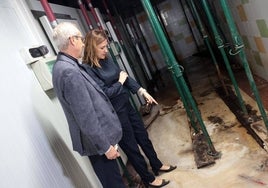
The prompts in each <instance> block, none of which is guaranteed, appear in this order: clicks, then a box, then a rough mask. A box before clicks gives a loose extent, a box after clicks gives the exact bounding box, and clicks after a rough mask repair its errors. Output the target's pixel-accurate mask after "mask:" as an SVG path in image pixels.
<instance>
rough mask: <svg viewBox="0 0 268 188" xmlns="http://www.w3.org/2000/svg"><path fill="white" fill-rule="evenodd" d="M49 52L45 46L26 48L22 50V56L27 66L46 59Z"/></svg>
mask: <svg viewBox="0 0 268 188" xmlns="http://www.w3.org/2000/svg"><path fill="white" fill-rule="evenodd" d="M48 52H49V51H48V48H47V46H45V45H41V46H32V47H25V48H22V49H21V50H20V54H21V56H22V58H23V59H24V61H25V63H26V64H27V65H29V64H31V63H33V62H35V61H38V60H39V59H43V58H45V57H46V55H47V54H48Z"/></svg>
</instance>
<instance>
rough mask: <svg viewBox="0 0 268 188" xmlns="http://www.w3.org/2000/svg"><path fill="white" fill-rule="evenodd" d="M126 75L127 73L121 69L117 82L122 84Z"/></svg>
mask: <svg viewBox="0 0 268 188" xmlns="http://www.w3.org/2000/svg"><path fill="white" fill-rule="evenodd" d="M127 77H128V74H127V73H126V72H125V71H121V72H120V73H119V79H118V82H120V83H121V84H122V85H123V84H124V83H125V81H126V79H127Z"/></svg>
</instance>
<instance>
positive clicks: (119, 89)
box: [83, 29, 176, 187]
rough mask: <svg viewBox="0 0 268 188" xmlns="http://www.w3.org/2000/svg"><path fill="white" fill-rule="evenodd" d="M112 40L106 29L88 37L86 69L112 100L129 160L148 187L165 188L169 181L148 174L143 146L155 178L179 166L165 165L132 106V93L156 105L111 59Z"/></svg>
mask: <svg viewBox="0 0 268 188" xmlns="http://www.w3.org/2000/svg"><path fill="white" fill-rule="evenodd" d="M107 47H108V40H107V36H106V34H105V31H103V30H97V29H95V30H92V31H90V32H89V33H88V34H87V35H86V41H85V49H84V57H83V67H84V68H85V70H86V71H87V72H88V74H89V75H90V76H91V77H92V78H93V79H94V80H95V81H96V82H97V84H98V85H99V86H100V87H101V88H102V89H103V91H104V93H105V94H106V95H107V96H108V98H109V99H110V101H111V103H112V105H113V107H114V109H115V111H116V112H117V115H118V117H119V120H120V122H121V125H122V129H123V137H122V139H121V141H120V142H119V146H120V147H121V149H122V150H123V151H124V152H125V154H126V155H127V157H128V160H129V161H130V163H131V164H132V166H133V167H134V169H135V170H136V171H137V172H138V174H139V175H140V177H141V179H142V180H143V182H144V184H145V185H148V186H151V187H163V186H165V185H167V184H168V183H169V181H168V180H164V179H159V178H156V177H155V176H154V175H153V174H152V173H150V172H149V171H148V167H147V164H146V161H145V159H144V157H143V155H142V154H141V152H140V150H139V147H138V146H140V148H141V149H142V151H143V152H144V154H145V155H146V157H147V158H148V159H149V162H150V165H151V167H152V171H153V172H154V174H155V175H158V173H159V172H170V171H172V170H174V169H175V168H176V166H171V165H163V164H162V162H161V161H160V160H159V159H158V157H157V154H156V152H155V150H154V147H153V145H152V142H151V140H150V139H149V136H148V133H147V131H146V129H145V127H144V123H143V121H142V119H141V117H140V115H139V114H138V112H137V111H136V110H135V109H134V108H133V106H132V104H131V103H130V100H129V99H130V93H129V91H131V92H132V93H139V94H140V95H142V96H143V97H144V98H145V100H146V101H147V102H148V103H155V104H157V102H156V101H155V99H154V98H153V97H152V96H151V95H150V94H149V93H147V91H146V90H145V89H143V88H142V87H141V86H140V85H139V84H138V83H137V82H136V81H135V80H134V79H132V78H131V77H129V76H128V75H127V73H126V72H124V71H122V70H120V68H119V67H118V66H117V65H116V64H115V63H114V62H112V60H111V58H107V54H108V48H107Z"/></svg>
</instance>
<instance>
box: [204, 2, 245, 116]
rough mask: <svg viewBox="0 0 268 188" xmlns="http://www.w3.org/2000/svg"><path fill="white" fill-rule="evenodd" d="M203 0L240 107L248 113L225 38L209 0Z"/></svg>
mask: <svg viewBox="0 0 268 188" xmlns="http://www.w3.org/2000/svg"><path fill="white" fill-rule="evenodd" d="M201 1H202V5H203V8H204V10H205V12H206V15H207V17H208V21H209V24H210V26H211V28H212V30H213V33H214V37H215V41H216V44H217V46H218V48H219V50H220V52H221V55H222V57H223V60H224V63H225V66H226V68H227V71H228V73H229V76H230V78H231V81H232V83H233V86H234V89H235V93H236V96H237V98H238V101H239V104H240V107H241V109H242V111H243V113H244V115H248V112H247V109H246V106H245V103H244V101H243V99H242V95H241V93H240V90H239V88H238V85H237V82H236V80H235V77H234V74H233V71H232V69H231V66H230V63H229V60H228V58H227V55H226V52H225V51H224V48H223V47H224V44H223V40H222V38H221V36H220V34H219V32H218V29H217V27H216V24H215V21H214V19H213V17H212V14H211V12H210V9H209V6H208V3H207V0H201Z"/></svg>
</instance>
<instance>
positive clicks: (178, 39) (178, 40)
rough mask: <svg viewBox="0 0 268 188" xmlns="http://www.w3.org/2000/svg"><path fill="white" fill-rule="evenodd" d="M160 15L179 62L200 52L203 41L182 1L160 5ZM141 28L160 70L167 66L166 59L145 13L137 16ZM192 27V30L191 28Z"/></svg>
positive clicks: (176, 0) (171, 1)
mask: <svg viewBox="0 0 268 188" xmlns="http://www.w3.org/2000/svg"><path fill="white" fill-rule="evenodd" d="M157 8H158V10H159V14H160V16H161V19H162V23H163V24H164V26H165V29H166V32H167V33H168V36H169V37H168V38H167V39H170V46H171V48H173V49H174V55H175V56H176V57H177V59H178V60H179V61H181V60H183V59H185V58H187V57H189V56H191V55H193V54H195V53H197V52H198V47H199V46H201V45H203V40H202V38H201V36H200V34H199V32H198V30H197V27H196V25H195V24H194V21H193V18H192V17H191V14H190V13H189V9H187V6H185V13H186V15H187V18H186V17H185V13H184V11H183V9H182V6H181V4H180V1H178V0H167V1H164V2H162V3H161V4H159V5H158V7H157ZM136 16H137V19H138V22H139V24H140V28H141V30H142V32H143V35H144V37H145V39H146V42H147V43H148V45H149V48H150V51H151V53H152V55H153V57H154V59H155V60H156V61H157V62H156V63H157V67H158V68H159V69H161V68H163V67H165V66H166V64H165V59H164V57H163V54H162V52H161V49H160V46H159V45H158V42H157V40H156V38H155V36H154V33H153V30H152V27H151V25H150V22H149V20H148V17H147V15H146V13H145V12H142V13H139V14H137V15H136ZM189 24H190V25H191V29H190V27H189Z"/></svg>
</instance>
